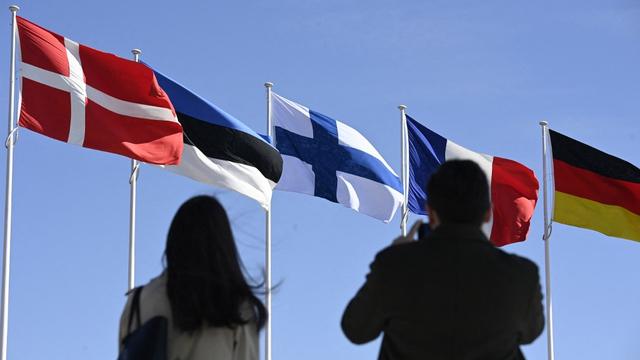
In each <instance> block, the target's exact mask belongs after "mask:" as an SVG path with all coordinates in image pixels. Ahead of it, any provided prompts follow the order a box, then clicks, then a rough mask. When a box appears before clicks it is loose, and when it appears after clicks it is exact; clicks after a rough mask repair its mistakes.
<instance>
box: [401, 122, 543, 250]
mask: <svg viewBox="0 0 640 360" xmlns="http://www.w3.org/2000/svg"><path fill="white" fill-rule="evenodd" d="M407 129H408V133H409V163H410V166H409V202H408V206H409V210H410V211H411V212H413V213H415V214H421V215H426V210H425V208H426V203H427V194H426V188H427V182H428V181H429V178H430V177H431V174H432V173H434V172H435V171H436V170H437V168H438V166H440V164H442V163H444V162H445V161H447V160H454V159H461V160H473V161H475V162H476V163H477V164H478V165H479V166H480V168H481V169H482V170H483V171H484V172H485V174H487V179H488V180H489V187H490V193H491V203H492V211H493V214H492V215H493V216H492V219H491V221H490V222H489V223H487V224H485V225H484V227H483V230H484V232H485V234H487V236H488V237H489V239H490V240H491V242H492V243H493V244H494V245H496V246H503V245H507V244H511V243H514V242H519V241H524V240H525V239H526V237H527V233H528V232H529V225H530V223H531V217H532V216H533V210H534V209H535V206H536V202H537V201H538V180H537V179H536V177H535V175H534V173H533V171H531V169H529V168H527V167H526V166H524V165H522V164H520V163H518V162H515V161H513V160H509V159H504V158H500V157H497V156H490V155H485V154H481V153H477V152H474V151H471V150H469V149H466V148H464V147H462V146H460V145H458V144H456V143H454V142H453V141H451V140H448V139H445V138H444V137H442V136H440V135H438V134H436V133H435V132H433V131H431V130H429V129H427V128H426V127H424V126H423V125H421V124H420V123H418V122H417V121H416V120H414V119H412V118H411V117H409V116H407Z"/></svg>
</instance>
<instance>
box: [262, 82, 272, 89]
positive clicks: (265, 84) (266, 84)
mask: <svg viewBox="0 0 640 360" xmlns="http://www.w3.org/2000/svg"><path fill="white" fill-rule="evenodd" d="M264 87H266V88H267V89H270V88H272V87H273V83H272V82H270V81H267V82H266V83H264Z"/></svg>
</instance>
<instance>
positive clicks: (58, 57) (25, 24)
mask: <svg viewBox="0 0 640 360" xmlns="http://www.w3.org/2000/svg"><path fill="white" fill-rule="evenodd" d="M18 34H19V36H20V54H21V56H22V62H25V63H27V64H30V65H33V66H36V67H39V68H42V69H45V70H49V71H52V72H55V73H58V74H62V75H64V76H69V62H68V60H67V50H66V49H65V47H64V37H62V36H60V35H58V34H56V33H53V32H51V31H48V30H46V29H43V28H41V27H40V26H38V25H36V24H34V23H32V22H30V21H29V20H27V19H24V18H21V17H20V16H18Z"/></svg>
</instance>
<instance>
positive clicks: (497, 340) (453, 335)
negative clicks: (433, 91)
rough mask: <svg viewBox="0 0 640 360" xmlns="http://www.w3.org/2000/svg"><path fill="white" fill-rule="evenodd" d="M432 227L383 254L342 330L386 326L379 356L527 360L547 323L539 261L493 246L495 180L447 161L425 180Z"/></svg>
mask: <svg viewBox="0 0 640 360" xmlns="http://www.w3.org/2000/svg"><path fill="white" fill-rule="evenodd" d="M427 195H428V204H427V212H428V214H429V220H430V223H429V226H430V228H431V229H432V231H431V232H430V234H428V235H427V236H425V237H422V238H420V239H418V241H413V236H414V235H415V233H416V231H417V229H418V226H416V225H414V226H413V228H412V229H411V231H410V233H409V235H408V236H407V237H400V238H398V239H396V241H394V244H393V245H392V246H390V247H388V248H386V249H384V250H382V251H381V252H379V253H378V255H377V256H376V258H375V260H374V262H373V263H372V264H371V271H370V273H369V275H367V280H366V282H365V284H364V285H363V286H362V288H361V289H360V290H359V291H358V293H357V294H356V296H355V297H354V298H353V299H352V300H351V302H350V303H349V305H348V306H347V308H346V310H345V312H344V315H343V317H342V330H343V331H344V333H345V335H346V336H347V338H349V340H351V341H352V342H354V343H356V344H363V343H366V342H369V341H372V340H374V339H375V338H377V337H378V336H379V335H380V333H382V332H384V338H383V339H382V346H381V348H380V356H379V359H383V360H393V359H429V360H440V359H464V360H480V359H482V360H485V359H486V360H512V359H513V360H516V359H524V357H523V355H522V352H521V351H520V347H519V346H520V345H521V344H529V343H531V342H533V341H534V340H535V339H536V338H537V337H538V336H539V335H540V333H541V332H542V329H543V328H544V317H543V311H542V294H541V291H540V280H539V276H538V268H537V266H536V265H535V264H534V263H533V262H531V261H530V260H527V259H525V258H523V257H519V256H516V255H512V254H508V253H506V252H504V251H502V250H500V249H498V248H496V247H494V246H493V245H492V244H491V243H490V242H489V240H488V239H487V237H486V236H485V235H484V234H483V232H482V230H481V225H482V224H483V223H484V222H487V221H488V220H489V219H490V216H491V204H490V198H489V188H488V182H487V178H486V176H485V174H484V173H483V172H482V170H481V169H480V167H479V166H478V165H477V164H476V163H474V162H472V161H461V160H458V161H449V162H446V163H445V164H443V165H442V166H441V167H440V169H439V170H438V171H437V172H436V173H434V174H433V175H432V176H431V179H430V180H429V184H428V186H427Z"/></svg>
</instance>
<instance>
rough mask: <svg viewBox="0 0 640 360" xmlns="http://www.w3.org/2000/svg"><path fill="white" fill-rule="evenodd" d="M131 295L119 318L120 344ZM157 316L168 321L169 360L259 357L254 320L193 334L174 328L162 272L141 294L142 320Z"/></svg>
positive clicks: (246, 358) (256, 359) (125, 328)
mask: <svg viewBox="0 0 640 360" xmlns="http://www.w3.org/2000/svg"><path fill="white" fill-rule="evenodd" d="M132 298H133V296H132V295H130V296H129V297H128V299H127V304H126V305H125V307H124V310H123V311H122V315H121V317H120V334H119V337H118V339H119V342H118V344H120V346H122V339H123V338H124V337H125V336H126V335H127V325H128V320H129V312H130V310H129V309H130V307H131V302H132ZM250 314H251V310H250V309H249V308H248V307H247V315H248V316H250ZM158 315H160V316H164V317H166V318H167V319H168V320H169V333H168V336H167V339H168V344H167V346H168V352H169V360H219V359H223V360H226V359H228V360H258V357H259V354H258V343H259V341H258V331H257V329H256V324H255V322H249V323H247V324H246V325H242V326H237V327H235V328H233V329H231V328H226V327H222V328H220V327H203V328H202V329H200V330H198V331H196V332H195V333H193V334H187V333H183V332H181V331H180V330H178V329H176V328H174V326H173V321H172V319H171V308H170V306H169V299H168V297H167V280H166V275H165V274H164V273H163V274H161V275H160V276H158V277H156V278H155V279H153V280H151V281H150V282H149V283H148V284H147V285H145V286H144V288H143V289H142V293H141V294H140V316H141V322H142V323H144V322H145V321H147V320H149V319H151V318H152V317H154V316H158Z"/></svg>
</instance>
